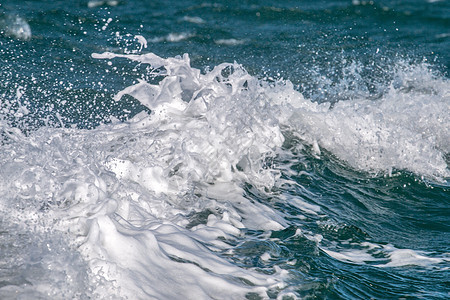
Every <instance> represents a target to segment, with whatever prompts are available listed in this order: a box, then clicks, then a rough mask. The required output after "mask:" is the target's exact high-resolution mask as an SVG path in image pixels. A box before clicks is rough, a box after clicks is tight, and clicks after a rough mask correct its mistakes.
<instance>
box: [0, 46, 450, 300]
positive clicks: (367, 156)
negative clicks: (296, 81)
mask: <svg viewBox="0 0 450 300" xmlns="http://www.w3.org/2000/svg"><path fill="white" fill-rule="evenodd" d="M93 57H95V58H99V59H114V58H117V57H125V58H128V59H130V60H134V61H137V62H140V63H144V64H149V65H151V67H152V68H153V69H155V70H158V72H159V73H158V75H160V76H161V75H162V76H163V77H164V79H162V80H161V81H160V82H159V83H157V84H155V83H153V84H150V83H148V82H146V81H144V80H141V81H139V82H138V83H137V84H135V85H133V86H129V87H127V88H125V89H124V90H123V91H121V92H119V93H118V94H117V95H116V100H117V101H125V100H124V99H123V96H124V95H126V94H128V95H131V96H132V97H134V98H136V99H137V100H139V101H140V102H141V103H142V104H143V105H145V106H147V107H148V108H149V109H150V110H151V113H150V114H147V113H145V112H142V113H140V114H138V115H136V116H135V117H134V118H132V119H131V120H129V121H127V122H122V123H120V122H116V123H112V124H109V125H102V126H99V127H98V128H96V129H93V130H78V129H68V128H59V129H58V128H48V127H43V128H41V129H39V130H37V131H35V132H31V133H30V134H29V136H25V135H23V134H21V133H20V132H16V131H15V130H14V129H13V128H9V127H8V126H7V125H6V124H3V125H2V127H1V129H2V132H3V133H2V139H4V140H3V144H2V145H1V147H2V151H1V152H0V194H1V195H2V201H1V202H0V211H2V213H4V215H5V219H4V220H5V221H8V222H10V223H12V224H13V223H18V224H21V226H22V227H23V228H22V229H21V230H24V231H26V232H27V231H28V232H31V233H32V234H31V235H33V234H35V236H36V237H38V238H40V237H42V236H44V237H47V236H48V235H55V236H58V237H60V238H59V239H58V243H57V244H55V245H54V246H55V247H57V248H58V249H66V250H65V251H60V253H61V255H60V256H55V258H54V259H55V261H52V259H53V258H52V256H48V257H49V264H54V263H59V264H60V265H61V269H62V268H65V267H67V264H65V263H64V257H68V258H70V257H74V259H73V260H74V261H76V262H77V263H76V264H75V265H74V266H73V267H72V269H70V268H69V271H68V273H57V272H56V273H55V276H57V277H58V278H57V279H58V280H61V281H62V280H66V279H67V278H66V277H67V276H69V275H70V274H80V273H81V274H84V275H82V276H81V277H82V278H85V276H88V277H89V280H83V281H81V282H80V284H79V285H73V286H69V287H67V289H72V292H71V293H72V294H70V295H75V296H77V295H79V294H77V293H78V292H79V293H81V291H83V293H89V295H91V296H93V297H94V298H102V297H106V296H111V295H112V296H117V297H118V298H126V297H128V298H137V299H148V298H159V299H176V298H180V297H183V298H195V299H202V298H217V297H221V296H217V295H223V297H224V298H227V299H233V298H234V299H242V298H244V297H245V296H246V295H247V294H248V293H256V294H258V295H260V296H261V297H268V295H267V291H268V289H270V288H283V287H284V285H285V283H284V282H285V278H284V276H285V272H283V271H281V270H280V269H278V268H274V269H273V270H272V271H273V274H272V275H267V274H263V273H261V272H259V271H257V270H254V269H248V268H242V267H239V266H238V265H235V264H232V263H230V262H229V261H228V260H226V259H225V258H224V257H222V256H221V254H220V253H223V252H226V251H228V250H230V249H231V248H232V246H230V243H229V241H232V240H234V239H238V238H239V237H240V236H241V235H242V229H253V230H263V231H270V230H280V229H283V228H284V227H286V226H287V225H288V221H286V220H285V219H284V217H283V214H282V212H279V211H275V210H274V209H272V208H271V207H269V206H266V205H264V203H260V202H256V203H255V202H253V201H251V200H250V199H248V198H246V197H244V192H243V189H242V185H243V184H244V183H249V184H251V185H252V186H254V187H255V188H256V189H259V190H260V191H261V192H262V193H264V191H266V190H270V189H271V188H272V187H273V186H274V185H276V184H277V182H278V181H279V176H280V174H279V172H278V171H276V169H275V168H273V167H272V166H271V165H270V164H269V163H268V161H270V160H269V159H270V158H273V157H274V156H275V155H277V153H280V151H281V152H282V151H284V150H283V149H282V146H283V143H284V141H285V137H284V135H283V132H285V133H286V132H287V131H289V132H290V133H293V134H295V135H297V136H300V137H301V138H302V139H304V140H305V141H306V142H307V143H310V144H311V145H313V146H314V148H315V153H316V155H317V156H318V157H320V153H321V151H320V148H326V149H327V150H329V151H332V152H333V153H334V154H335V155H336V156H338V157H340V158H341V159H343V160H346V161H348V163H349V164H351V165H353V166H355V167H357V168H361V169H363V170H368V171H371V170H376V171H382V170H388V169H391V168H401V169H407V170H410V171H413V172H417V173H418V174H423V175H430V176H447V175H448V167H447V165H446V163H445V161H444V159H443V154H444V153H448V152H449V151H448V150H449V144H448V142H449V132H448V128H449V127H450V126H448V125H449V119H448V118H449V115H448V110H447V109H448V105H449V102H448V97H449V86H448V82H447V81H445V80H443V79H440V78H436V77H433V76H431V75H430V73H427V71H426V70H423V69H418V70H415V69H413V70H412V71H411V72H412V73H401V72H400V73H399V74H398V76H397V82H395V83H393V85H392V88H391V90H390V91H389V92H388V93H386V94H385V95H384V96H383V97H382V99H379V100H376V101H369V100H364V99H356V100H352V101H347V102H342V103H341V102H339V103H337V104H336V105H334V107H333V108H330V106H329V104H317V103H312V102H311V101H309V100H307V99H305V98H303V96H302V95H301V94H300V93H299V92H297V91H295V90H294V88H293V86H292V84H291V83H289V82H279V83H275V84H271V83H267V82H264V81H260V80H258V79H257V78H255V77H253V76H251V75H249V74H248V73H247V72H246V71H245V70H244V69H243V68H242V67H241V66H239V65H238V64H221V65H219V66H217V67H215V68H214V69H213V70H212V71H210V72H207V73H205V74H202V73H201V72H200V71H199V70H197V69H195V68H192V67H191V66H190V62H189V57H188V56H187V55H185V56H183V57H175V58H168V59H163V58H161V57H158V56H156V55H154V54H151V53H150V54H145V55H118V54H114V53H103V54H94V55H93ZM427 76H428V77H427ZM414 78H415V79H414ZM405 82H406V83H408V84H410V85H407V84H405ZM407 86H410V88H408V89H407V88H405V87H407ZM282 128H288V129H283V130H286V131H283V130H282ZM402 151H403V152H402ZM291 200H292V199H287V201H291ZM292 202H293V205H295V206H297V207H298V208H299V209H301V210H303V211H304V212H306V213H307V214H311V215H317V214H318V213H319V212H320V208H319V207H318V206H315V205H311V204H308V203H306V202H304V201H302V200H300V199H294V200H292ZM202 214H204V215H205V214H206V216H203V217H200V216H201V215H202ZM299 232H300V231H299ZM308 238H309V239H311V240H314V241H315V242H316V243H318V244H320V243H321V240H322V237H321V236H319V235H314V234H313V233H312V234H311V235H310V236H309V235H308ZM51 247H53V245H51ZM374 247H375V248H376V249H375V248H374ZM374 247H372V248H370V247H368V250H370V251H372V252H367V251H366V250H367V249H363V251H366V252H361V253H359V254H355V253H352V252H351V251H350V250H342V249H341V251H334V250H329V249H324V251H326V252H327V253H328V254H329V255H331V256H333V257H336V258H337V259H341V260H345V261H351V262H357V263H362V262H365V261H367V260H369V261H370V259H373V258H374V257H373V255H372V253H374V252H373V251H382V252H383V253H385V254H386V257H387V258H386V259H389V262H383V263H384V264H385V265H386V266H401V265H405V264H410V263H411V261H412V262H413V263H417V262H418V261H419V260H420V261H421V262H422V264H424V263H429V262H431V263H433V264H435V263H439V262H440V258H437V259H438V260H439V261H438V260H435V259H436V258H433V257H429V256H427V255H426V254H423V253H418V252H410V251H409V250H400V249H394V250H392V249H388V248H380V247H382V246H378V245H376V246H374ZM377 247H378V248H377ZM411 251H412V250H411ZM77 255H78V256H77ZM262 255H263V256H262V258H263V259H266V260H267V259H270V256H268V255H267V254H262ZM44 256H45V255H44ZM77 257H78V258H79V260H78V258H77ZM80 257H81V258H80ZM67 261H70V259H68V260H67ZM389 264H390V265H389ZM39 274H40V273H39ZM67 274H69V275H67ZM73 276H75V275H70V277H71V278H72V277H73ZM77 276H78V275H77ZM27 280H28V282H30V283H31V285H32V286H37V287H39V286H46V287H45V288H42V289H41V288H39V289H38V290H34V291H36V293H44V294H46V295H55V297H63V296H64V294H65V293H67V292H68V290H67V289H64V288H61V287H57V286H50V287H49V286H48V285H49V282H48V280H47V279H45V277H43V276H31V277H28V278H27ZM16 285H20V286H19V287H14V286H13V284H11V285H8V286H5V287H2V288H0V295H10V293H15V294H19V295H22V296H24V297H26V295H28V293H30V289H29V286H28V285H26V284H22V283H20V284H16ZM288 292H289V291H286V293H288ZM35 295H38V294H35Z"/></svg>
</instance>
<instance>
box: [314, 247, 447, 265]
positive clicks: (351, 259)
mask: <svg viewBox="0 0 450 300" xmlns="http://www.w3.org/2000/svg"><path fill="white" fill-rule="evenodd" d="M355 246H357V247H361V246H362V248H360V249H357V248H354V249H346V250H343V249H340V250H338V251H334V250H330V249H326V248H322V250H323V251H324V252H325V253H327V254H328V255H329V256H331V257H333V258H335V259H337V260H339V261H343V262H348V263H354V264H366V263H370V264H371V265H373V266H376V267H380V268H386V267H404V266H420V267H436V266H437V265H438V264H442V263H446V262H448V261H450V257H449V256H448V255H447V256H444V257H443V256H439V257H438V256H434V257H433V256H432V255H431V254H430V253H426V252H423V251H415V250H412V249H398V248H396V247H394V246H392V245H390V244H388V245H377V244H373V243H369V242H364V243H362V244H360V245H359V244H358V245H355Z"/></svg>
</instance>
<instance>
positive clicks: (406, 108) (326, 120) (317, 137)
mask: <svg viewBox="0 0 450 300" xmlns="http://www.w3.org/2000/svg"><path fill="white" fill-rule="evenodd" d="M290 126H291V127H292V128H294V130H295V132H296V134H297V135H298V136H299V137H300V138H302V139H304V140H306V141H308V143H310V144H312V145H314V143H317V144H318V146H319V147H322V148H325V149H327V150H328V151H331V152H332V153H333V154H334V155H336V156H337V157H339V158H340V159H342V160H344V161H346V162H348V163H349V164H350V165H352V166H353V167H355V168H358V169H362V170H366V171H373V172H380V171H382V172H387V173H390V172H391V171H392V170H393V169H401V170H409V171H411V172H414V173H417V174H421V175H425V176H430V177H435V178H441V179H442V178H445V177H449V176H450V171H449V167H448V164H447V162H446V161H445V155H446V154H447V153H449V152H450V142H449V141H450V83H449V81H448V80H446V79H443V78H441V77H435V76H434V75H433V73H432V72H431V71H429V70H428V69H427V67H426V66H423V65H419V66H410V67H408V68H407V69H399V70H397V74H395V80H394V81H393V82H392V84H391V86H390V88H389V91H388V92H387V93H386V94H385V95H383V96H382V98H381V99H377V100H367V99H364V98H359V99H354V100H349V101H340V102H338V103H336V104H335V105H334V106H333V107H331V106H330V105H329V104H321V105H318V104H317V105H316V104H312V103H311V104H308V105H307V106H305V107H304V108H303V107H302V108H300V109H298V110H296V111H295V113H294V116H293V117H292V118H291V124H290Z"/></svg>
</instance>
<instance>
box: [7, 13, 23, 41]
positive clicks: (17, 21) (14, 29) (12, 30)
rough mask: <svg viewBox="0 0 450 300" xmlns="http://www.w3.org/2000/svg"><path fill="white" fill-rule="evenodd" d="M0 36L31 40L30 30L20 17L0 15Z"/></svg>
mask: <svg viewBox="0 0 450 300" xmlns="http://www.w3.org/2000/svg"><path fill="white" fill-rule="evenodd" d="M0 34H3V35H6V36H10V37H13V38H15V39H18V40H24V41H27V40H29V39H31V28H30V25H29V24H28V22H27V21H26V20H25V19H23V18H22V17H20V16H16V15H8V14H6V15H3V16H2V15H0Z"/></svg>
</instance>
